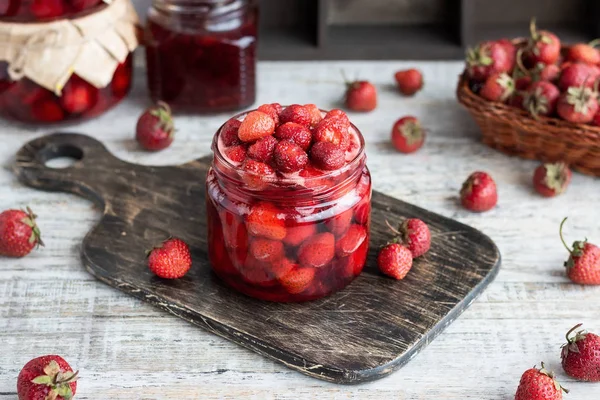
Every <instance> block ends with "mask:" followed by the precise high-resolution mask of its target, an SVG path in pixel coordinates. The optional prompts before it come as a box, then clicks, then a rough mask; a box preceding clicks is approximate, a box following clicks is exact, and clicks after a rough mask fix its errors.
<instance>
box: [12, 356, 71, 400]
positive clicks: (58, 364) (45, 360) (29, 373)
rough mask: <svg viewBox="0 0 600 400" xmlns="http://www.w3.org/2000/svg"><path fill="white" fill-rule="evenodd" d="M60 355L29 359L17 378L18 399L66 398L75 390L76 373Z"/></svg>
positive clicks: (55, 399)
mask: <svg viewBox="0 0 600 400" xmlns="http://www.w3.org/2000/svg"><path fill="white" fill-rule="evenodd" d="M78 372H79V371H77V372H73V369H72V368H71V366H70V365H69V363H68V362H66V361H65V360H64V358H62V357H61V356H57V355H48V356H42V357H37V358H34V359H33V360H31V361H29V362H28V363H27V364H25V366H24V367H23V369H21V372H19V377H18V378H17V395H18V396H19V400H68V399H71V398H73V396H75V392H76V391H77V375H78Z"/></svg>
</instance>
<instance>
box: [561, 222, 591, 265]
mask: <svg viewBox="0 0 600 400" xmlns="http://www.w3.org/2000/svg"><path fill="white" fill-rule="evenodd" d="M565 222H567V217H565V219H563V220H562V222H561V223H560V228H559V231H558V233H559V235H560V240H561V242H562V244H563V246H565V249H567V251H568V252H569V254H570V256H569V259H568V260H567V261H566V262H565V267H567V269H571V268H573V267H575V257H581V256H582V255H583V250H584V248H585V244H586V243H587V239H585V240H584V241H580V240H577V241H575V242H573V248H570V247H569V245H567V242H566V241H565V238H564V237H563V226H564V225H565Z"/></svg>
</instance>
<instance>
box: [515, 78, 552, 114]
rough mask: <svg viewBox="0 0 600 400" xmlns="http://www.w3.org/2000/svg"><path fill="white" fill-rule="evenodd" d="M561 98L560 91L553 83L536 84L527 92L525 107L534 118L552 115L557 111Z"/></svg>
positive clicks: (541, 82) (540, 82)
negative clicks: (557, 104)
mask: <svg viewBox="0 0 600 400" xmlns="http://www.w3.org/2000/svg"><path fill="white" fill-rule="evenodd" d="M559 96H560V91H559V90H558V88H557V87H556V86H554V85H553V84H552V83H550V82H548V81H538V82H534V83H532V84H531V85H530V86H529V88H528V89H527V90H526V91H525V96H524V98H523V107H524V108H525V110H526V111H529V113H530V114H531V115H532V116H533V117H534V118H537V117H538V116H540V115H543V116H548V115H552V114H554V112H555V111H556V103H557V102H558V98H559Z"/></svg>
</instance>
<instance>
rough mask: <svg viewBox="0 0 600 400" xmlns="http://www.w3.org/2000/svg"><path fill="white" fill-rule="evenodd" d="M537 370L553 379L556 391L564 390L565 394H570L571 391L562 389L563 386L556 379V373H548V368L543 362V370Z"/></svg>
mask: <svg viewBox="0 0 600 400" xmlns="http://www.w3.org/2000/svg"><path fill="white" fill-rule="evenodd" d="M534 368H535V367H534ZM536 369H537V370H538V371H539V372H540V374H542V375H546V376H547V377H548V378H550V379H552V381H553V383H554V387H555V388H556V390H558V391H559V392H560V391H561V390H562V391H563V392H565V393H569V390H568V389H567V388H564V387H562V385H561V384H560V383H558V381H557V380H556V379H555V375H554V372H552V371H548V370H547V369H546V366H545V365H544V363H543V362H542V368H536Z"/></svg>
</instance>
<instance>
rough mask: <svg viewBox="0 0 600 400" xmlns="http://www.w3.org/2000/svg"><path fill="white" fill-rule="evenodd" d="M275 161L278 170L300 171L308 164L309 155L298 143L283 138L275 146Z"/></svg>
mask: <svg viewBox="0 0 600 400" xmlns="http://www.w3.org/2000/svg"><path fill="white" fill-rule="evenodd" d="M273 162H274V164H275V167H276V168H277V170H278V171H281V172H287V173H289V172H298V171H300V170H302V169H303V168H304V167H305V166H306V164H308V155H307V154H306V152H305V151H304V150H302V147H300V146H298V145H297V144H296V143H293V142H289V141H287V140H282V141H281V142H279V143H277V146H275V151H274V153H273Z"/></svg>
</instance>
